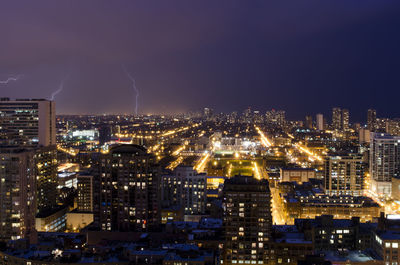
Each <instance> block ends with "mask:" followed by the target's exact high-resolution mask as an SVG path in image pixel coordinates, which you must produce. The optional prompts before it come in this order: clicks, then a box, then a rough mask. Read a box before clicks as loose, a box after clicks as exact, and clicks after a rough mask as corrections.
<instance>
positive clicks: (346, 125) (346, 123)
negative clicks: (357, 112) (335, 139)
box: [342, 109, 350, 131]
mask: <svg viewBox="0 0 400 265" xmlns="http://www.w3.org/2000/svg"><path fill="white" fill-rule="evenodd" d="M349 121H350V114H349V110H348V109H342V130H343V131H347V130H348V129H349Z"/></svg>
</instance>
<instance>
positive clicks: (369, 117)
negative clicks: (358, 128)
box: [367, 109, 376, 132]
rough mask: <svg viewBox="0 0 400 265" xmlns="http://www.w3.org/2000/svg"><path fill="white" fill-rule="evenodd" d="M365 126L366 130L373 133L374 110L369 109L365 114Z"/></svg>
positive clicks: (374, 123)
mask: <svg viewBox="0 0 400 265" xmlns="http://www.w3.org/2000/svg"><path fill="white" fill-rule="evenodd" d="M367 125H368V129H369V130H370V131H371V132H374V131H375V129H376V110H374V109H369V110H368V114H367Z"/></svg>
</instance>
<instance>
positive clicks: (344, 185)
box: [324, 154, 364, 196]
mask: <svg viewBox="0 0 400 265" xmlns="http://www.w3.org/2000/svg"><path fill="white" fill-rule="evenodd" d="M324 165H325V170H324V175H325V180H324V189H325V193H326V194H329V195H352V196H362V195H363V192H364V163H363V158H362V156H360V155H351V154H348V155H330V156H327V157H326V158H325V161H324Z"/></svg>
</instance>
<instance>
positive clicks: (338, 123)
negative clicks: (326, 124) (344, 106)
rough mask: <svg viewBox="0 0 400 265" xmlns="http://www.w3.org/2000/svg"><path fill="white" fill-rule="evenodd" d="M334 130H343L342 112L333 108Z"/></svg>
mask: <svg viewBox="0 0 400 265" xmlns="http://www.w3.org/2000/svg"><path fill="white" fill-rule="evenodd" d="M332 128H333V129H335V130H341V129H342V110H341V109H340V108H333V110H332Z"/></svg>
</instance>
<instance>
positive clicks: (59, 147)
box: [57, 144, 79, 156]
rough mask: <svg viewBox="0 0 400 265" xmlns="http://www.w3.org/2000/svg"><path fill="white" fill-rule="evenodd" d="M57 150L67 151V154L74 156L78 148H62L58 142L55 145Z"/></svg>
mask: <svg viewBox="0 0 400 265" xmlns="http://www.w3.org/2000/svg"><path fill="white" fill-rule="evenodd" d="M57 150H58V151H61V152H64V153H67V154H69V155H71V156H76V155H77V154H78V153H79V151H78V150H75V149H73V148H68V149H67V148H64V147H62V146H60V145H59V144H58V145H57Z"/></svg>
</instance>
